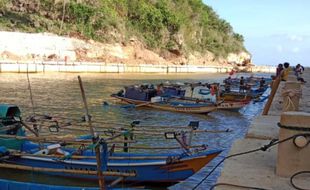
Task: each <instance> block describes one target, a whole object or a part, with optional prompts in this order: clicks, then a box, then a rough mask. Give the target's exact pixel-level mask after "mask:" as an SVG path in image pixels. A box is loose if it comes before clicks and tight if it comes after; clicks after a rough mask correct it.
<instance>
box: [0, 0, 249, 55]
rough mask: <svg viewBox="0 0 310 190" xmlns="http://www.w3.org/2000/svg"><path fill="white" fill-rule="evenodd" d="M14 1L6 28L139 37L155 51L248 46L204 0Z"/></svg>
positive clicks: (0, 22) (222, 51)
mask: <svg viewBox="0 0 310 190" xmlns="http://www.w3.org/2000/svg"><path fill="white" fill-rule="evenodd" d="M11 3H12V6H10V8H8V10H7V11H6V13H5V15H4V17H2V18H0V26H2V28H4V29H7V30H20V31H27V32H29V31H30V32H38V31H40V32H53V33H56V34H62V35H66V34H70V33H78V34H79V36H84V37H86V38H90V39H95V40H99V41H104V42H113V41H117V42H126V40H129V39H130V38H131V37H132V36H136V37H138V38H139V39H140V40H141V41H142V42H144V44H145V45H146V46H147V47H149V48H150V49H153V50H156V51H171V52H176V51H177V52H183V53H187V52H191V51H199V52H201V53H203V52H206V51H211V52H213V53H214V54H215V55H217V56H220V57H226V55H227V54H228V53H230V52H239V51H242V50H245V48H244V46H243V37H242V35H240V34H236V33H234V32H233V29H232V27H231V26H230V24H229V23H228V22H226V21H225V20H222V19H220V18H219V16H218V15H217V14H216V13H215V12H214V11H213V10H212V8H211V7H209V6H207V5H205V4H203V3H202V1H201V0H178V1H174V0H171V1H167V0H12V1H11ZM6 4H8V1H7V0H0V5H6ZM1 7H5V6H1ZM16 18H20V19H19V20H16Z"/></svg>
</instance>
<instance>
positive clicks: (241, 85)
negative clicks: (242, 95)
mask: <svg viewBox="0 0 310 190" xmlns="http://www.w3.org/2000/svg"><path fill="white" fill-rule="evenodd" d="M244 90H245V81H244V78H243V77H241V78H240V82H239V92H244Z"/></svg>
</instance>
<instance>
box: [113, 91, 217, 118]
mask: <svg viewBox="0 0 310 190" xmlns="http://www.w3.org/2000/svg"><path fill="white" fill-rule="evenodd" d="M112 97H114V98H117V99H119V100H121V101H122V102H124V103H128V104H134V105H137V106H139V105H143V106H145V107H150V108H155V109H161V110H165V111H173V112H182V113H194V114H207V113H210V112H212V111H215V110H216V109H217V107H216V106H213V105H204V104H194V103H192V104H191V105H190V106H186V105H182V104H180V105H179V106H178V105H171V104H166V103H152V102H148V101H141V100H133V99H129V98H125V97H121V96H117V95H113V96H112Z"/></svg>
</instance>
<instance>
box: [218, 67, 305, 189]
mask: <svg viewBox="0 0 310 190" xmlns="http://www.w3.org/2000/svg"><path fill="white" fill-rule="evenodd" d="M303 78H304V79H305V80H306V81H308V82H307V83H306V84H301V89H302V96H301V97H300V100H299V105H298V112H286V111H290V110H285V109H292V107H289V106H286V107H285V108H284V107H283V105H284V104H285V103H286V102H287V101H288V100H287V99H286V98H285V93H283V89H287V88H286V87H287V86H288V85H291V86H290V87H289V88H290V89H293V88H295V87H297V88H298V85H297V86H296V85H295V84H296V83H295V82H296V81H290V82H287V83H285V82H281V84H280V86H279V88H278V91H277V93H276V96H275V98H274V100H273V102H272V106H271V110H270V112H269V114H268V115H265V116H258V117H256V118H255V119H254V120H253V122H252V123H251V126H250V128H249V131H248V134H247V135H246V137H245V138H244V139H240V140H237V141H236V142H235V143H234V144H233V146H232V148H231V150H230V153H229V154H228V155H233V154H237V153H241V152H245V151H248V150H254V149H257V148H260V147H263V146H264V145H267V144H269V143H270V140H272V139H278V138H279V139H284V137H288V136H290V135H293V134H297V133H298V134H299V133H305V134H308V133H310V132H305V131H301V132H300V131H294V130H293V132H292V130H289V132H287V130H282V128H281V130H280V128H279V127H278V125H277V123H278V122H280V121H281V124H282V123H285V122H287V120H286V119H285V118H288V116H287V115H289V117H290V118H291V117H294V119H292V118H291V119H290V121H291V122H290V123H289V124H290V125H291V126H292V125H293V126H295V127H299V126H300V127H309V123H305V122H307V121H306V120H308V119H309V118H308V117H310V114H309V113H310V85H309V83H310V70H309V69H307V70H306V71H305V72H304V74H303ZM293 83H294V85H295V86H294V85H293V86H292V84H293ZM285 86H286V87H285ZM292 92H297V91H295V90H293V91H292ZM283 96H284V97H283ZM294 98H295V96H294ZM290 101H291V104H295V103H296V100H294V99H291V100H290ZM295 115H296V117H295ZM303 117H307V119H306V120H305V119H303ZM292 122H293V123H292ZM308 140H309V138H308ZM309 152H310V147H309V145H306V147H304V148H298V147H296V146H295V145H294V144H293V142H292V140H291V141H290V142H287V143H283V144H281V145H280V146H279V147H278V146H273V147H272V148H271V149H268V150H267V151H258V152H255V153H250V154H246V155H242V156H237V157H233V158H230V159H227V160H226V161H225V162H224V168H223V170H222V173H221V176H220V177H219V179H218V181H217V184H218V185H217V186H215V189H217V190H234V189H250V188H242V187H241V186H247V187H256V188H262V189H268V190H269V189H270V190H291V189H295V188H294V187H293V186H292V185H291V183H290V177H291V176H292V174H294V173H296V172H297V171H301V170H307V171H309V170H310V169H309V167H310V164H309V160H308V161H306V158H307V159H309ZM276 171H277V172H276ZM279 174H281V175H279ZM283 174H285V175H283ZM294 182H295V183H296V184H297V185H298V186H299V187H300V188H304V189H307V188H308V189H309V187H310V178H309V174H305V175H301V176H298V177H296V179H294Z"/></svg>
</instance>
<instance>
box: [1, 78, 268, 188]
mask: <svg viewBox="0 0 310 190" xmlns="http://www.w3.org/2000/svg"><path fill="white" fill-rule="evenodd" d="M29 77H30V80H31V87H32V92H33V100H34V104H35V112H36V113H44V114H50V115H58V116H63V117H68V118H74V119H80V118H81V117H82V116H83V114H84V110H83V103H82V99H81V93H80V90H79V85H78V81H77V74H63V73H55V74H29ZM81 77H82V80H83V82H84V88H85V91H86V96H87V100H88V104H89V108H90V113H91V115H92V116H93V120H95V121H113V122H121V123H128V124H129V123H131V121H133V120H140V121H141V124H143V125H169V126H170V125H173V126H186V125H187V124H188V123H189V121H197V120H198V121H200V129H209V130H223V129H227V128H229V129H231V130H233V132H231V133H222V134H207V133H202V134H197V135H195V137H194V144H207V145H209V148H210V149H211V148H221V149H224V150H225V151H224V152H223V153H222V155H221V156H219V157H218V158H216V159H215V160H213V161H212V163H210V164H209V165H208V166H206V167H205V168H203V169H202V170H201V171H200V172H198V173H197V174H195V175H194V176H192V177H191V178H189V179H188V180H186V181H185V182H182V183H181V184H178V185H175V186H173V187H172V188H174V189H191V188H192V187H193V186H195V184H197V183H198V182H199V181H200V180H201V179H202V178H203V177H204V176H205V175H206V174H207V173H208V171H210V170H211V169H212V166H214V165H216V163H217V162H219V161H220V160H221V159H222V158H223V157H224V156H225V155H226V154H227V153H228V152H229V148H230V146H231V144H232V142H233V141H234V140H236V139H237V138H240V137H243V136H244V135H245V133H246V132H247V129H248V126H249V124H250V122H251V119H252V118H253V117H254V116H255V115H257V114H258V113H260V111H261V109H262V107H263V103H256V104H250V105H248V106H247V107H245V108H244V109H242V110H240V111H239V112H228V111H216V112H212V113H210V114H209V115H190V114H182V113H173V112H166V111H159V110H151V109H146V108H139V109H124V108H120V106H119V105H117V104H115V101H114V100H113V99H111V98H110V94H112V93H115V92H117V91H118V90H120V89H121V88H122V87H123V86H125V85H131V84H140V83H159V82H166V81H180V82H185V81H187V82H197V81H201V82H222V81H223V79H224V78H225V77H227V75H223V74H178V75H156V74H81ZM104 101H107V102H109V103H110V106H103V102H104ZM0 103H10V104H16V105H18V106H19V107H20V108H21V109H22V114H23V117H27V115H30V114H31V113H32V109H31V103H30V96H29V90H28V83H27V76H26V74H0ZM137 139H138V141H139V142H138V145H145V146H148V145H150V146H151V145H155V146H166V145H167V144H169V145H171V146H175V145H177V143H176V142H175V141H173V140H169V141H168V140H165V139H164V138H162V137H158V136H156V137H154V136H146V135H145V136H138V137H137ZM162 152H165V151H162ZM219 171H220V168H219V169H218V170H217V171H216V172H215V173H214V175H212V176H210V178H208V179H207V180H206V181H205V182H204V183H203V184H202V185H201V186H200V188H198V189H208V188H209V187H210V184H213V183H214V182H215V179H216V178H217V177H218V175H219ZM0 173H2V174H3V173H4V172H0ZM26 176H28V177H26ZM0 177H1V175H0ZM2 177H3V175H2ZM6 177H8V175H7V174H6ZM9 177H10V178H18V179H19V180H30V181H39V180H41V178H43V179H46V177H45V176H43V177H42V176H39V177H38V176H37V175H30V177H29V175H23V174H20V176H16V175H15V174H11V176H9ZM50 179H51V178H49V180H46V181H50ZM52 179H53V178H52ZM57 181H59V180H57ZM66 183H67V182H66ZM94 184H96V183H94ZM151 188H152V187H151Z"/></svg>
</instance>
